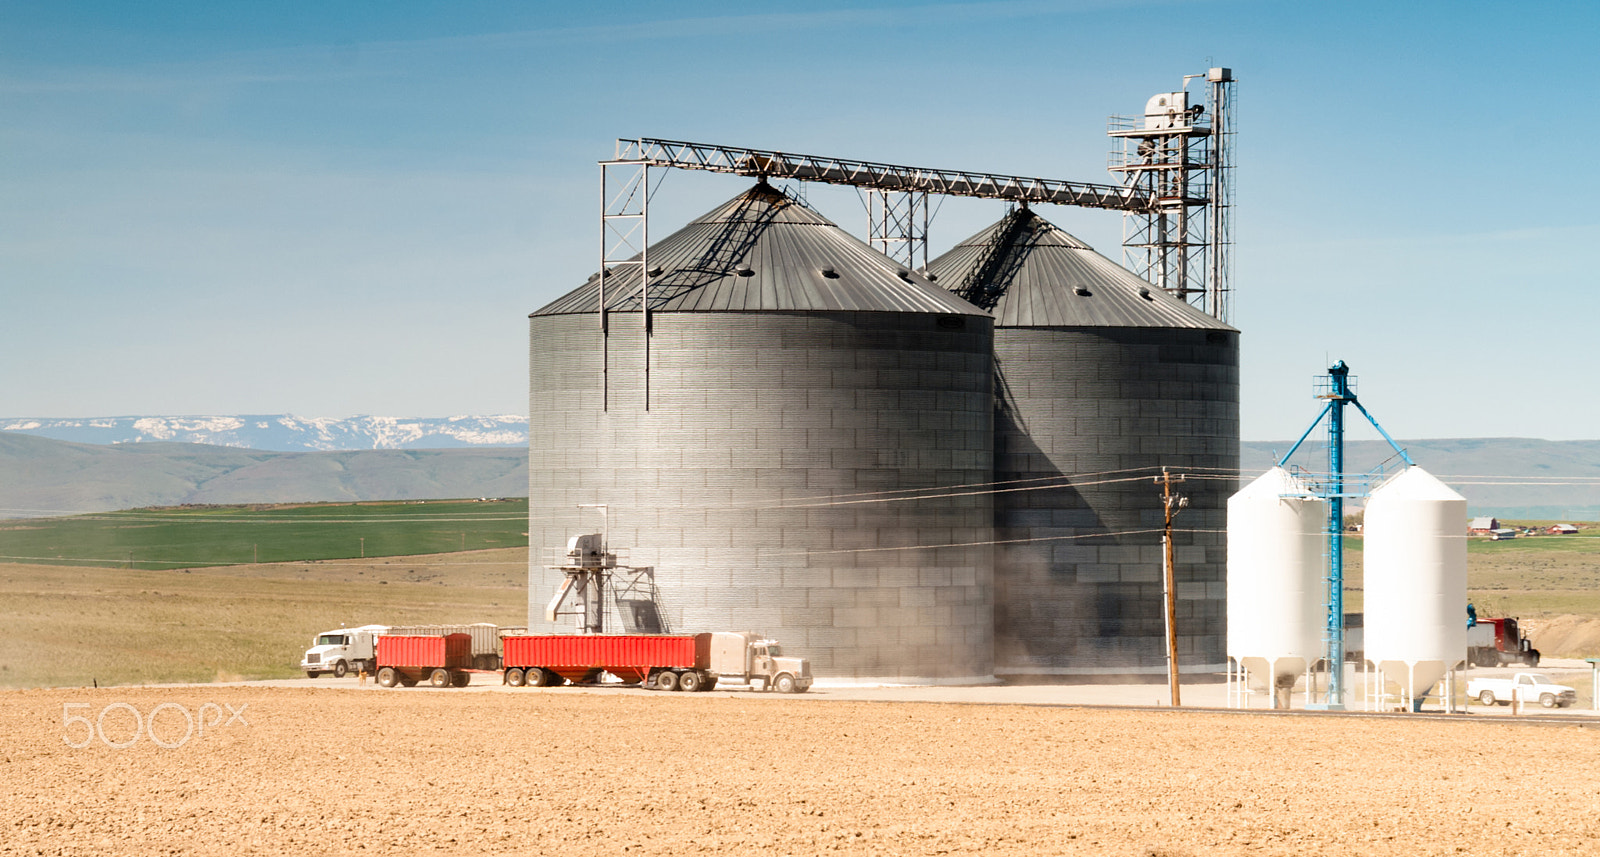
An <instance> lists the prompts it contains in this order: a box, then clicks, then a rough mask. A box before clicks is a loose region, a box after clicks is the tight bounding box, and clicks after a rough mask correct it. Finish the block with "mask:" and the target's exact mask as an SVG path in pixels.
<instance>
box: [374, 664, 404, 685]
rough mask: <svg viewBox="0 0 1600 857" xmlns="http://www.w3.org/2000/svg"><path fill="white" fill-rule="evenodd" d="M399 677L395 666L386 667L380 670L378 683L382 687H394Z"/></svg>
mask: <svg viewBox="0 0 1600 857" xmlns="http://www.w3.org/2000/svg"><path fill="white" fill-rule="evenodd" d="M398 680H399V679H398V678H397V677H396V675H395V672H394V667H384V668H383V669H381V670H378V685H379V686H380V687H394V686H395V683H396V682H397V681H398Z"/></svg>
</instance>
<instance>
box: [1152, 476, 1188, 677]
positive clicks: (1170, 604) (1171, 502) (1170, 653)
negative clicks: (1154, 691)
mask: <svg viewBox="0 0 1600 857" xmlns="http://www.w3.org/2000/svg"><path fill="white" fill-rule="evenodd" d="M1184 478H1185V477H1184V476H1182V475H1181V474H1180V475H1178V476H1174V475H1172V474H1170V473H1168V472H1167V469H1166V468H1165V467H1163V468H1161V475H1160V476H1157V477H1156V479H1155V481H1156V483H1157V484H1159V485H1160V486H1161V505H1162V507H1163V508H1164V509H1165V510H1166V518H1167V523H1166V527H1165V529H1163V530H1162V535H1161V547H1162V552H1163V554H1164V555H1165V558H1164V561H1163V562H1162V576H1161V583H1162V589H1164V590H1165V591H1166V600H1167V688H1168V690H1169V691H1170V692H1171V694H1172V707H1173V708H1177V707H1179V706H1181V705H1182V704H1183V703H1182V701H1181V700H1180V699H1179V696H1178V583H1177V575H1176V573H1175V571H1174V568H1173V566H1174V563H1173V550H1172V519H1173V517H1174V516H1176V515H1177V514H1178V511H1179V510H1181V509H1183V508H1185V507H1187V506H1188V505H1189V498H1188V497H1185V496H1183V495H1182V494H1174V493H1172V483H1174V482H1182V481H1183V480H1184Z"/></svg>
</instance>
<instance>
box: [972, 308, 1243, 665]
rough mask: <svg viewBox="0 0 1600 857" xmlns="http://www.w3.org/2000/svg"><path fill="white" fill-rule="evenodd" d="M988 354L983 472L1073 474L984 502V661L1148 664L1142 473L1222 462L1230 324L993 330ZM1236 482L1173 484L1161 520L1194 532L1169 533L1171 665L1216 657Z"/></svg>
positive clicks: (1149, 523) (1232, 411)
mask: <svg viewBox="0 0 1600 857" xmlns="http://www.w3.org/2000/svg"><path fill="white" fill-rule="evenodd" d="M995 357H996V364H997V365H996V372H997V375H998V383H999V385H1000V389H999V390H997V396H998V402H999V411H998V414H997V417H996V421H997V422H996V426H995V430H996V435H997V438H996V444H995V456H996V474H995V478H996V479H997V480H999V481H1008V480H1029V479H1041V478H1047V477H1056V476H1062V475H1066V476H1071V477H1073V478H1072V482H1073V483H1074V484H1075V487H1072V488H1058V489H1050V490H1039V491H1033V490H1022V491H1013V492H1004V493H1001V494H999V495H998V496H997V498H996V501H995V502H996V508H995V515H996V519H995V520H996V532H995V536H996V538H997V539H999V540H1000V541H1001V542H1002V544H1001V546H1000V547H999V548H998V549H997V556H996V560H995V624H996V628H995V646H996V654H995V661H996V663H995V671H996V673H997V674H1000V675H1051V674H1062V675H1068V674H1093V673H1141V672H1158V671H1164V670H1165V669H1166V643H1165V634H1166V630H1165V617H1164V597H1163V588H1162V552H1161V533H1160V530H1161V528H1162V524H1163V513H1162V502H1161V496H1160V493H1159V490H1160V489H1159V487H1158V486H1157V485H1155V484H1154V483H1153V482H1152V480H1151V477H1152V475H1153V474H1157V473H1159V472H1160V471H1159V468H1160V467H1161V466H1163V465H1164V466H1166V467H1168V468H1169V469H1171V470H1172V471H1173V472H1175V473H1181V472H1183V471H1184V469H1185V468H1217V469H1220V470H1221V471H1222V473H1224V474H1235V473H1237V469H1238V466H1239V338H1238V334H1237V333H1235V332H1231V331H1216V330H1211V331H1207V330H1194V329H1166V328H1164V329H1135V328H1075V329H1062V328H1056V329H1051V328H999V329H997V330H996V331H995ZM1205 474H1206V475H1215V474H1214V472H1213V471H1212V470H1206V471H1205ZM1191 475H1193V474H1191ZM1132 476H1137V477H1140V478H1138V479H1137V480H1135V481H1126V482H1104V481H1103V480H1108V479H1120V478H1124V477H1132ZM1096 482H1100V483H1101V484H1094V483H1096ZM1025 484H1026V483H1024V485H1025ZM1019 487H1021V486H1019ZM1236 488H1237V479H1236V478H1233V477H1232V476H1231V475H1230V477H1229V478H1227V479H1220V480H1219V479H1198V480H1197V479H1193V478H1191V479H1190V480H1189V481H1187V482H1184V483H1182V484H1181V485H1178V486H1176V489H1175V490H1177V491H1180V492H1181V493H1183V494H1185V495H1187V496H1188V498H1189V507H1188V508H1187V509H1184V510H1183V511H1182V512H1181V513H1180V514H1179V516H1178V517H1177V519H1176V520H1175V522H1174V527H1175V529H1185V530H1196V531H1197V532H1193V533H1178V534H1177V535H1175V537H1174V539H1173V543H1174V546H1175V553H1176V568H1177V575H1176V576H1177V581H1178V602H1177V603H1178V606H1177V624H1178V655H1179V663H1180V666H1182V667H1184V668H1185V669H1188V668H1196V669H1203V668H1216V667H1218V666H1220V665H1225V664H1226V662H1227V660H1226V653H1225V649H1226V645H1225V643H1226V639H1225V636H1226V628H1225V624H1224V623H1225V621H1226V609H1227V593H1226V589H1225V587H1226V563H1227V540H1226V535H1225V532H1224V531H1225V530H1226V515H1227V499H1228V497H1229V496H1231V495H1232V494H1233V492H1234V491H1235V490H1236ZM1097 534H1104V535H1097ZM1119 534H1121V535H1119ZM1085 536H1087V537H1085ZM1006 541H1015V542H1016V543H1014V544H1004V542H1006Z"/></svg>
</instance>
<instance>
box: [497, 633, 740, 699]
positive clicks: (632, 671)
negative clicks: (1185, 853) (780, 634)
mask: <svg viewBox="0 0 1600 857" xmlns="http://www.w3.org/2000/svg"><path fill="white" fill-rule="evenodd" d="M502 642H503V643H504V646H505V654H504V657H505V665H506V678H505V681H506V684H509V685H511V686H512V687H521V686H522V685H524V684H527V685H529V686H531V687H549V686H551V685H558V684H561V683H562V682H564V681H573V682H587V681H594V680H595V679H597V678H599V676H600V673H601V672H608V673H611V674H612V675H614V676H616V677H617V678H620V679H622V680H623V681H625V682H638V683H641V684H647V683H653V684H655V685H656V686H658V687H661V688H662V689H664V690H673V689H678V688H681V689H683V690H710V689H711V687H712V686H714V685H715V684H716V674H715V673H712V672H710V671H709V670H708V666H709V664H710V660H711V635H710V634H698V635H695V636H692V637H691V636H682V637H677V636H671V637H669V636H644V635H627V636H622V635H608V634H579V635H554V636H547V637H505V638H503V639H502ZM668 676H670V677H671V678H670V679H669V678H667V677H668ZM666 682H671V685H670V686H668V685H667V684H666Z"/></svg>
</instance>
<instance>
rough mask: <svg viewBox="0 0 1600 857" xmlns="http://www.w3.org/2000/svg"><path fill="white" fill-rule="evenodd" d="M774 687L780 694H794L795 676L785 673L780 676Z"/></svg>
mask: <svg viewBox="0 0 1600 857" xmlns="http://www.w3.org/2000/svg"><path fill="white" fill-rule="evenodd" d="M774 686H775V687H777V689H778V692H779V693H794V676H792V675H789V674H788V673H783V674H782V675H779V676H778V681H777V683H776V684H775V685H774Z"/></svg>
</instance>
